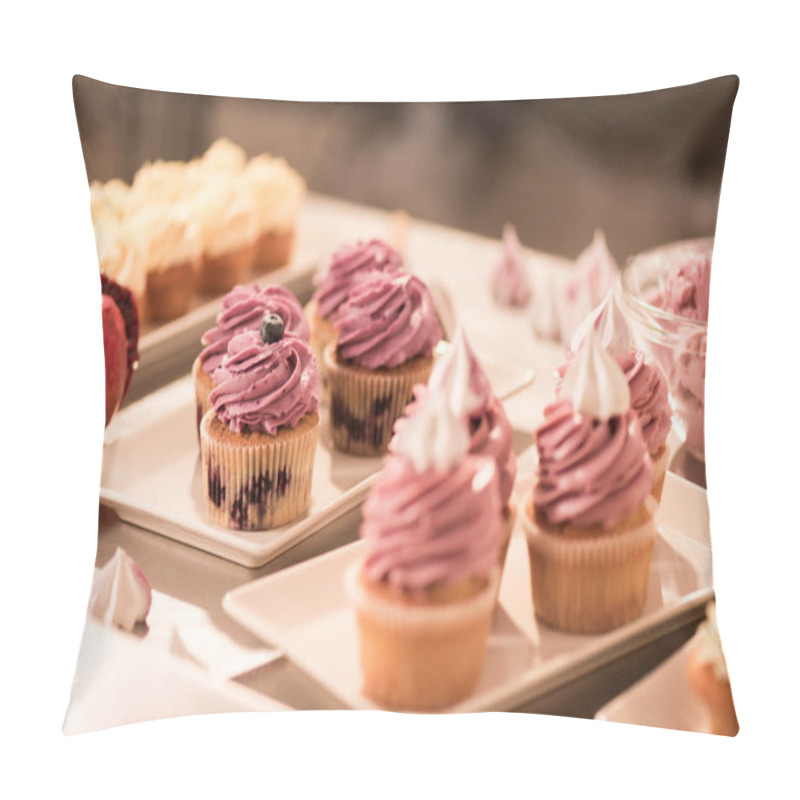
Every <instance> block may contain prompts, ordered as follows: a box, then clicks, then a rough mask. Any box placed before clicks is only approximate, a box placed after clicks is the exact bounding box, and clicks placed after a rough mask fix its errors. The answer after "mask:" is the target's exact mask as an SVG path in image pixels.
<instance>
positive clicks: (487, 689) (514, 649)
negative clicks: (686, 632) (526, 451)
mask: <svg viewBox="0 0 800 800" xmlns="http://www.w3.org/2000/svg"><path fill="white" fill-rule="evenodd" d="M523 463H524V460H523ZM525 480H526V478H525V477H523V479H522V484H521V485H524V483H525ZM658 530H659V536H658V539H657V541H656V546H655V549H654V553H653V562H652V567H651V573H650V584H649V589H648V598H647V603H646V606H645V609H644V612H643V614H642V616H641V617H640V619H638V620H636V621H635V622H633V623H631V624H629V625H626V626H624V627H622V628H619V629H617V630H615V631H612V632H611V633H608V634H604V635H601V636H581V635H572V634H565V633H560V632H558V631H555V630H552V629H550V628H547V627H546V626H544V625H541V624H539V623H537V621H536V619H535V617H534V613H533V603H532V600H531V592H530V578H529V567H528V555H527V544H526V542H525V537H524V533H523V531H522V530H521V528H520V527H519V525H518V526H517V529H516V530H515V532H514V535H513V536H512V540H511V544H510V547H509V552H508V556H507V559H506V565H505V571H504V574H503V581H502V584H501V587H500V604H499V606H498V609H497V610H496V611H495V615H494V619H493V622H492V628H491V632H490V635H489V640H488V644H487V650H486V658H485V661H484V668H483V675H482V677H481V680H480V683H479V685H478V687H477V689H476V691H475V692H474V693H473V694H472V695H471V696H470V697H469V698H467V699H466V700H464V701H463V702H461V703H459V704H458V705H456V706H453V707H452V708H450V709H448V710H449V711H453V712H473V711H487V710H493V711H504V710H509V709H512V708H516V707H518V706H519V705H520V704H522V703H525V702H528V701H530V700H532V699H534V698H536V697H538V696H541V695H543V694H545V693H546V692H548V691H550V690H552V689H554V688H556V687H557V686H560V685H563V684H564V683H567V682H569V681H570V680H572V679H574V678H577V677H579V676H580V675H582V674H584V673H585V672H587V671H589V670H590V669H593V668H595V667H598V666H600V665H602V664H605V663H608V662H610V661H612V660H614V659H615V658H618V657H620V656H621V655H623V654H625V653H627V652H630V651H632V650H633V649H635V648H636V647H639V646H641V645H642V644H644V643H645V642H647V641H650V640H652V639H654V638H656V637H657V636H658V635H659V634H661V633H666V632H667V631H669V630H671V629H673V628H675V627H678V626H679V625H680V624H683V622H685V621H687V617H692V616H699V615H700V614H701V613H702V611H701V610H702V608H703V607H704V606H705V604H706V602H707V601H708V600H709V599H710V598H711V596H712V594H713V591H712V588H711V550H710V544H709V539H708V506H707V502H706V496H705V491H704V490H703V489H701V488H699V487H697V486H695V485H694V484H691V483H688V482H687V481H684V480H683V479H681V478H678V477H677V476H675V475H672V474H668V475H667V481H666V485H665V488H664V496H663V498H662V505H661V508H660V510H659V515H658ZM362 548H363V545H362V542H360V541H359V542H355V543H353V544H351V545H347V546H345V547H342V548H339V549H337V550H334V551H332V552H329V553H325V554H324V555H322V556H319V557H317V558H314V559H311V560H309V561H306V562H304V563H302V564H298V565H297V566H294V567H290V568H289V569H286V570H283V571H281V572H279V573H276V574H274V575H270V576H267V577H265V578H261V579H259V580H256V581H253V582H251V583H248V584H245V585H243V586H241V587H239V588H237V589H234V590H232V591H231V592H229V593H228V594H227V595H225V597H224V599H223V607H224V609H225V610H226V611H227V612H228V613H229V614H230V615H231V616H232V617H233V618H234V619H236V620H237V621H238V622H239V623H241V624H242V625H244V626H245V627H246V628H248V629H249V630H250V631H251V632H252V633H254V634H256V635H257V636H259V637H261V638H262V639H263V640H264V641H265V642H267V643H269V644H271V645H272V646H275V647H278V648H280V649H281V650H282V651H283V652H284V654H285V655H286V656H287V657H288V658H290V659H291V660H292V661H293V662H295V663H296V664H297V665H298V666H299V667H300V668H301V669H303V670H304V671H305V672H307V673H308V674H309V675H310V676H312V677H313V678H314V679H315V680H317V681H318V682H319V683H320V684H322V685H323V686H324V687H326V688H327V689H328V690H329V691H330V692H332V693H333V694H334V695H335V696H337V697H338V698H339V699H340V700H341V701H342V702H343V703H344V704H345V705H347V706H348V707H350V708H356V709H372V708H375V706H374V705H373V704H372V703H371V702H370V700H368V699H367V698H366V697H365V696H364V695H363V694H362V692H361V671H360V666H359V661H358V658H359V656H358V648H359V644H358V636H357V628H356V620H355V614H354V613H353V611H352V609H351V608H350V607H349V605H348V602H347V599H346V595H345V590H344V586H343V576H344V572H345V570H346V569H347V567H348V566H349V565H350V564H351V563H353V561H355V560H356V559H357V558H358V557H359V555H360V554H361V553H362V552H363V549H362ZM287 598H291V602H287Z"/></svg>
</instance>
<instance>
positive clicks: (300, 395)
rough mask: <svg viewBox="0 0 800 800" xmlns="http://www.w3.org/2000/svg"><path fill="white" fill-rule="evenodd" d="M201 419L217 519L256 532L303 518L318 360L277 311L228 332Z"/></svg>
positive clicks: (209, 499)
mask: <svg viewBox="0 0 800 800" xmlns="http://www.w3.org/2000/svg"><path fill="white" fill-rule="evenodd" d="M213 377H214V384H215V385H214V389H213V390H212V391H211V395H210V401H211V405H212V408H211V410H210V411H208V412H206V414H205V415H204V416H203V419H202V421H201V423H200V451H201V456H202V464H203V481H204V483H203V486H204V489H205V497H206V509H207V511H208V515H209V517H210V518H211V520H212V521H213V522H214V523H216V524H217V525H221V526H223V527H226V528H233V529H236V530H262V529H265V528H274V527H278V526H279V525H284V524H286V523H288V522H291V521H292V520H295V519H297V518H298V517H300V516H302V515H303V514H304V513H305V512H306V511H307V509H308V506H309V502H310V497H311V479H312V475H313V468H314V453H315V450H316V445H317V438H318V434H319V411H318V405H319V386H318V379H317V362H316V359H315V358H314V354H313V353H312V352H311V349H310V348H309V346H308V345H307V344H306V343H305V342H304V341H303V340H302V339H299V338H298V337H296V336H292V335H288V334H287V335H284V330H283V321H282V320H281V318H280V317H279V316H278V315H276V314H270V315H267V316H266V317H264V319H263V322H262V324H261V327H260V331H245V332H244V333H240V334H238V335H236V336H234V337H233V338H232V339H231V341H230V343H229V344H228V350H227V354H226V356H225V358H224V359H223V361H222V364H221V365H220V367H218V368H217V369H216V370H214V373H213Z"/></svg>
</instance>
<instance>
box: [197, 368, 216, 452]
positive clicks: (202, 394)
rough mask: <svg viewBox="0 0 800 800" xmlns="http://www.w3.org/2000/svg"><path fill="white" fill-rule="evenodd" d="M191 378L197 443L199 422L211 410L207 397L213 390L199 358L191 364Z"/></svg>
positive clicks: (209, 374) (212, 381)
mask: <svg viewBox="0 0 800 800" xmlns="http://www.w3.org/2000/svg"><path fill="white" fill-rule="evenodd" d="M192 378H193V380H194V399H195V409H196V412H197V441H198V442H199V441H200V422H201V420H202V419H203V417H204V416H205V415H206V412H208V411H210V410H211V400H209V395H210V394H211V390H212V389H213V388H214V380H213V378H212V377H211V373H210V372H205V371H204V370H203V365H202V363H201V361H200V356H197V358H196V359H195V360H194V363H193V364H192Z"/></svg>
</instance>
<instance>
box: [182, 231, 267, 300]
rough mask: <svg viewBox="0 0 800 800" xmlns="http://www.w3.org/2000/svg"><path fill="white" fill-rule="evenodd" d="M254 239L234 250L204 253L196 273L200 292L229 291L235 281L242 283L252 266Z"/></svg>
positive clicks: (254, 251)
mask: <svg viewBox="0 0 800 800" xmlns="http://www.w3.org/2000/svg"><path fill="white" fill-rule="evenodd" d="M256 245H257V242H256V240H254V241H252V242H250V243H249V244H246V245H243V246H242V247H239V248H237V249H236V250H230V251H228V252H223V253H218V254H214V255H212V254H210V253H204V254H203V258H202V260H201V262H200V269H199V271H198V275H197V288H198V290H199V291H201V292H206V293H215V294H216V293H220V292H229V291H230V290H231V289H233V287H234V286H236V284H237V283H244V282H245V281H246V280H247V278H248V276H249V274H250V270H251V269H252V267H253V261H254V259H255V255H256Z"/></svg>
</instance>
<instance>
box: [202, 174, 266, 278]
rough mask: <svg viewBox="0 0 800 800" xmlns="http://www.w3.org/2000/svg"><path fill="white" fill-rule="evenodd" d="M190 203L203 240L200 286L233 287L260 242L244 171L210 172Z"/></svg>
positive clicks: (245, 274) (245, 271) (247, 268)
mask: <svg viewBox="0 0 800 800" xmlns="http://www.w3.org/2000/svg"><path fill="white" fill-rule="evenodd" d="M189 206H190V208H191V215H192V219H193V221H194V223H195V225H196V226H197V229H198V230H199V232H200V238H201V241H202V257H201V261H200V267H199V271H198V281H197V288H198V290H199V291H201V292H210V293H214V292H227V291H230V289H232V288H233V286H235V285H236V284H237V283H241V282H243V281H245V280H246V279H247V277H248V275H249V273H250V270H251V268H252V266H253V263H254V261H255V254H256V245H257V241H256V237H257V224H256V213H255V205H254V203H253V201H252V199H251V197H250V195H249V193H248V192H246V191H244V180H243V178H242V176H241V174H239V173H235V174H233V173H227V172H220V171H214V172H209V173H208V174H207V176H206V178H205V181H204V184H203V186H202V188H200V189H198V190H197V191H196V192H194V193H193V194H192V196H191V198H190V199H189Z"/></svg>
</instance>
